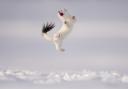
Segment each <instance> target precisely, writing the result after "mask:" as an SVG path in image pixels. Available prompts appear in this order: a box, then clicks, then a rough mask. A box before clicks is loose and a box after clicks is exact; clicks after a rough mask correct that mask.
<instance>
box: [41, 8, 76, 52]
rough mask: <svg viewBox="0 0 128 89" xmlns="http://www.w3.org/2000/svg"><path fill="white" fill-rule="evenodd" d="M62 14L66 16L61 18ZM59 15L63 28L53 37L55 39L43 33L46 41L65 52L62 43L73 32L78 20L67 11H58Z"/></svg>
mask: <svg viewBox="0 0 128 89" xmlns="http://www.w3.org/2000/svg"><path fill="white" fill-rule="evenodd" d="M60 13H63V14H64V15H63V16H61V15H60ZM57 15H58V17H59V19H60V20H61V22H62V27H61V28H60V30H59V31H58V32H56V33H55V34H54V35H53V37H49V36H48V35H47V33H43V36H44V38H45V39H46V40H48V41H51V42H53V43H54V45H55V47H56V50H58V51H64V49H63V48H62V42H63V40H64V39H65V37H66V36H67V35H68V34H69V33H70V32H71V31H72V28H73V25H74V23H75V22H76V18H75V16H71V15H70V14H69V13H68V11H67V10H66V9H63V10H60V11H58V13H57Z"/></svg>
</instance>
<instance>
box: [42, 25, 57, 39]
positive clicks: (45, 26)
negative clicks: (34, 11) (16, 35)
mask: <svg viewBox="0 0 128 89" xmlns="http://www.w3.org/2000/svg"><path fill="white" fill-rule="evenodd" d="M54 27H55V25H54V24H53V23H50V24H49V23H47V24H46V25H45V24H44V25H43V28H42V34H43V36H44V38H45V39H46V40H48V41H52V38H51V37H49V36H48V35H47V32H49V31H50V30H52V29H53V28H54Z"/></svg>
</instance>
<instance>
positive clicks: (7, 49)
mask: <svg viewBox="0 0 128 89" xmlns="http://www.w3.org/2000/svg"><path fill="white" fill-rule="evenodd" d="M61 8H67V9H68V10H69V12H70V13H71V14H72V15H75V16H76V17H77V22H76V24H75V27H74V30H73V32H72V33H71V35H69V37H68V38H67V39H65V42H64V48H65V49H66V51H65V52H64V53H59V52H57V51H56V50H55V47H54V46H53V45H52V44H50V43H49V42H47V41H45V39H43V37H42V36H41V28H42V24H43V23H46V22H47V21H49V22H55V23H56V27H55V29H54V31H57V30H58V29H59V28H60V27H61V22H60V21H59V19H58V18H57V15H56V14H57V11H58V10H59V9H61ZM127 54H128V1H127V0H0V67H1V68H14V69H20V68H21V69H32V70H42V71H54V70H55V71H57V70H82V69H85V68H92V69H93V68H94V69H95V68H103V69H105V68H106V69H121V70H126V69H127V68H128V55H127Z"/></svg>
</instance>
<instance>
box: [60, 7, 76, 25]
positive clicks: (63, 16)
mask: <svg viewBox="0 0 128 89" xmlns="http://www.w3.org/2000/svg"><path fill="white" fill-rule="evenodd" d="M58 17H59V19H60V20H61V21H62V22H63V23H64V22H67V23H68V24H74V23H75V22H76V17H75V16H72V15H70V14H69V12H68V10H67V9H62V10H59V11H58Z"/></svg>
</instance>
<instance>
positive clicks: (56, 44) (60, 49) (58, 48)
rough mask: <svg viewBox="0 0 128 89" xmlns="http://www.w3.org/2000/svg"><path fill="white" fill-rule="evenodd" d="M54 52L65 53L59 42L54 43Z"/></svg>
mask: <svg viewBox="0 0 128 89" xmlns="http://www.w3.org/2000/svg"><path fill="white" fill-rule="evenodd" d="M54 44H55V47H56V50H58V51H62V52H63V51H65V50H64V49H63V48H61V45H62V43H61V42H54Z"/></svg>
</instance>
